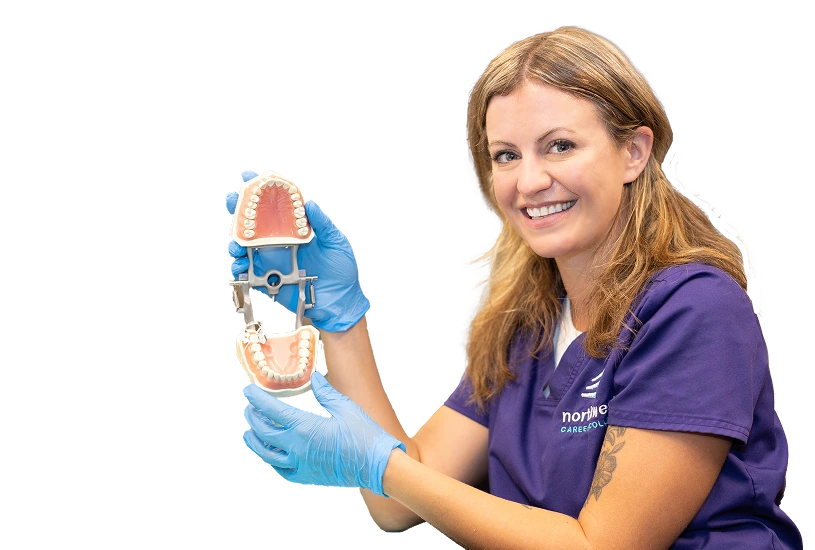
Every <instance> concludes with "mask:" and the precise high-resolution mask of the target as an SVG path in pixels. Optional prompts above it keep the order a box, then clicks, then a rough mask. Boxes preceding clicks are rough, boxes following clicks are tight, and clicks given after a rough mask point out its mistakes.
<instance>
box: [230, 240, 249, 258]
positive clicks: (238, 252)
mask: <svg viewBox="0 0 815 550" xmlns="http://www.w3.org/2000/svg"><path fill="white" fill-rule="evenodd" d="M229 255H230V256H232V257H233V258H241V257H244V256H246V247H243V246H241V245H239V244H238V243H237V242H236V241H229Z"/></svg>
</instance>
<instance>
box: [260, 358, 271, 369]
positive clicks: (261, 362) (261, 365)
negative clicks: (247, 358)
mask: <svg viewBox="0 0 815 550" xmlns="http://www.w3.org/2000/svg"><path fill="white" fill-rule="evenodd" d="M267 366H269V363H267V362H266V360H265V359H264V360H263V361H258V367H267Z"/></svg>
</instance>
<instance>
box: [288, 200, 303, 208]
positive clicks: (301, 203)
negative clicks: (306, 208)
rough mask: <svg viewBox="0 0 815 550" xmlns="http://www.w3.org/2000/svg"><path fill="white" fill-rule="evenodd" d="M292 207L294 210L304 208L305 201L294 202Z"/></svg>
mask: <svg viewBox="0 0 815 550" xmlns="http://www.w3.org/2000/svg"><path fill="white" fill-rule="evenodd" d="M291 205H292V206H293V207H294V208H300V207H301V206H303V201H294V202H293V203H291Z"/></svg>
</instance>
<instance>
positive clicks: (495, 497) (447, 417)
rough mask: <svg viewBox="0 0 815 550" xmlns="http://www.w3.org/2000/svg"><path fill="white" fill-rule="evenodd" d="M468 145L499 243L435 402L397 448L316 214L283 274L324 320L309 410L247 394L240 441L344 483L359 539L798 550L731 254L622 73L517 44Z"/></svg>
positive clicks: (358, 311)
mask: <svg viewBox="0 0 815 550" xmlns="http://www.w3.org/2000/svg"><path fill="white" fill-rule="evenodd" d="M468 131H469V141H470V150H471V152H472V157H473V161H474V163H475V167H476V172H477V175H478V178H479V184H480V187H481V191H482V193H483V195H484V197H485V198H486V200H487V202H488V203H489V204H490V205H491V206H492V208H493V210H494V211H495V213H496V214H497V215H498V217H499V218H500V220H501V222H502V224H503V228H502V231H501V234H500V236H499V237H498V239H497V241H496V243H495V245H494V247H493V249H492V251H491V252H490V254H489V259H490V262H491V263H490V278H489V281H488V288H487V294H486V297H485V300H484V302H483V304H482V307H481V309H480V311H479V312H478V313H477V315H476V316H475V318H474V320H473V322H472V325H471V330H470V335H469V342H468V348H467V354H468V365H467V369H466V372H465V376H464V377H463V379H462V380H461V383H460V384H459V386H458V388H456V389H455V391H453V393H452V395H451V396H450V398H449V399H448V400H447V401H446V402H445V404H444V405H443V406H441V407H440V408H439V409H438V411H436V413H435V414H434V415H433V416H432V417H431V418H430V419H429V420H428V421H427V423H426V424H425V425H424V426H423V427H422V428H421V429H420V430H419V431H418V433H417V434H416V435H415V436H414V437H409V436H408V435H407V433H405V430H404V429H403V428H402V425H401V423H400V422H399V420H398V418H397V416H396V415H395V413H394V411H393V409H392V407H391V404H390V401H389V399H388V397H387V395H386V393H385V391H384V389H383V387H382V383H381V381H380V377H379V373H378V370H377V366H376V363H375V361H374V356H373V352H372V348H371V344H370V342H369V339H368V331H367V319H366V313H367V311H368V302H367V299H365V297H364V295H363V294H362V290H361V288H360V286H359V282H358V280H356V260H355V257H354V253H353V251H352V249H351V245H350V243H349V242H348V240H347V239H346V238H345V236H344V235H343V234H342V233H340V232H339V230H337V228H336V227H334V225H333V224H332V223H331V222H330V221H328V220H327V218H325V219H324V220H323V221H322V222H321V223H320V224H319V225H315V226H314V233H315V239H314V241H313V242H312V243H309V244H308V245H304V246H303V247H301V251H302V253H303V257H302V258H300V257H299V256H298V261H299V260H301V259H302V261H301V265H303V267H304V268H305V269H307V270H308V271H309V272H313V273H318V274H319V276H320V278H319V280H318V282H317V284H315V287H316V290H317V292H318V294H319V293H320V292H321V288H320V285H324V286H323V287H322V288H323V292H324V294H325V295H326V296H327V298H328V299H327V300H326V302H327V304H328V305H329V306H330V307H331V308H332V309H331V314H330V315H329V314H327V313H326V310H325V309H322V310H321V308H326V307H327V306H326V305H321V304H320V302H319V301H318V303H317V304H316V305H315V307H314V308H313V309H311V310H309V312H308V313H307V315H310V316H312V318H313V319H314V322H315V325H316V326H318V328H321V329H322V330H323V332H322V337H323V341H324V345H325V357H326V364H327V366H328V370H329V375H330V381H331V383H330V384H329V383H328V382H327V381H326V380H325V379H323V378H322V376H321V375H319V374H315V375H314V376H313V378H312V380H313V387H314V394H315V397H316V398H317V400H318V401H319V403H320V404H322V405H323V406H324V407H325V408H326V410H327V411H328V412H329V413H330V414H331V417H330V418H325V417H322V416H318V415H314V414H311V413H307V412H304V411H301V410H299V409H297V408H295V407H292V406H289V405H287V404H285V403H283V402H281V401H279V400H277V399H275V398H274V397H271V396H269V395H266V394H264V393H263V392H260V391H258V390H257V389H256V388H253V387H250V388H248V389H247V390H246V392H245V393H246V397H247V399H248V400H249V402H250V405H249V406H248V407H247V408H246V411H245V416H246V419H247V422H248V423H249V426H250V430H248V431H247V432H246V433H245V435H244V440H245V442H246V444H247V445H248V446H249V447H250V448H251V449H252V450H253V451H254V452H255V453H256V454H257V455H258V456H260V457H261V458H262V459H263V460H264V461H266V462H267V463H269V464H270V465H271V466H272V467H274V468H275V470H276V471H277V472H278V473H279V474H280V475H281V476H283V477H284V478H286V479H288V480H290V481H295V482H298V483H306V484H320V485H335V486H353V487H360V488H362V489H363V491H362V495H363V498H364V499H365V502H366V504H367V506H368V509H369V511H370V513H371V516H372V517H373V519H374V520H375V521H376V523H377V524H378V525H379V526H380V527H381V528H382V529H385V530H389V531H399V530H404V529H407V528H409V527H411V526H413V525H415V524H418V523H421V522H422V521H427V522H429V523H431V524H432V525H434V526H435V527H437V528H438V529H439V530H441V531H442V532H443V533H445V534H446V535H448V536H449V537H450V538H452V539H453V540H455V541H457V542H459V543H461V544H463V545H464V546H467V547H470V548H527V547H533V546H534V547H536V548H594V549H601V548H626V549H631V548H643V549H652V548H668V547H676V548H723V547H736V548H767V547H772V548H777V549H780V548H785V549H798V548H801V547H802V541H801V536H800V534H799V532H798V529H797V528H796V526H795V524H794V523H793V522H792V520H790V518H789V517H788V516H787V515H786V514H785V513H784V512H783V511H782V509H781V499H782V497H783V491H784V487H785V474H786V458H787V442H786V437H785V434H784V431H783V429H782V427H781V424H780V422H779V421H778V418H777V416H776V414H775V410H774V396H773V386H772V381H771V377H770V371H769V365H768V357H767V349H766V346H765V344H764V339H763V336H762V332H761V327H760V326H759V323H758V320H757V318H756V315H755V314H754V310H753V305H752V303H751V301H750V298H749V297H748V295H747V293H746V291H745V289H746V276H745V273H744V268H743V260H742V257H741V254H740V252H739V250H738V248H737V247H736V245H734V244H733V243H732V242H731V241H730V240H729V239H727V238H726V237H725V236H723V235H722V234H721V233H719V231H717V229H716V228H715V227H714V225H713V224H712V223H711V221H710V220H709V219H708V218H707V217H706V215H705V214H704V213H703V212H702V211H701V210H700V209H699V208H698V207H697V206H695V205H694V204H693V203H692V202H691V201H690V200H688V199H687V198H685V197H684V196H682V195H681V194H680V193H678V192H677V191H676V190H675V189H674V188H673V187H672V186H671V184H670V182H669V181H668V179H667V178H666V176H665V174H664V173H663V171H662V168H661V165H662V162H663V161H664V160H665V155H666V153H667V150H668V148H669V147H670V144H671V141H672V131H671V127H670V124H669V122H668V119H667V116H666V115H665V111H664V109H663V108H662V105H661V104H660V102H659V101H658V100H657V99H656V96H655V95H654V93H653V91H652V90H651V88H650V87H649V86H648V84H647V83H646V82H645V80H644V79H643V77H642V76H641V75H640V74H639V73H638V72H637V71H636V70H635V69H634V68H633V67H632V66H631V64H630V63H629V61H628V59H627V58H626V57H625V56H624V55H623V54H622V53H621V52H620V51H619V50H618V49H617V48H616V47H615V46H614V45H613V44H612V43H611V42H609V41H607V40H605V39H603V38H601V37H599V36H597V35H595V34H592V33H590V32H588V31H585V30H582V29H579V28H575V27H563V28H560V29H557V30H556V31H553V32H549V33H543V34H538V35H535V36H532V37H530V38H527V39H525V40H521V41H520V42H517V43H515V44H513V45H512V46H510V47H509V48H507V50H505V51H504V52H503V53H501V54H500V55H498V56H497V57H496V58H495V59H494V60H493V61H492V62H491V63H490V64H489V66H488V67H487V69H486V71H485V72H484V74H483V75H482V76H481V78H480V79H479V80H478V82H477V83H476V85H475V87H474V89H473V91H472V94H471V97H470V103H469V109H468ZM305 208H306V210H311V211H313V212H315V213H317V212H320V213H321V211H319V209H318V208H317V207H316V205H314V204H313V203H307V204H306V206H305ZM321 214H322V213H321ZM323 216H324V215H323ZM310 219H311V216H310ZM309 247H313V248H312V249H310V248H309ZM313 250H318V251H319V254H315V253H313ZM298 254H299V252H298ZM235 265H237V266H238V268H237V270H236V271H235V273H236V274H237V273H238V272H240V270H241V269H240V268H241V266H242V269H244V270H245V269H246V262H245V261H243V259H242V258H239V259H238V263H236V264H235ZM349 273H351V274H353V275H352V276H350V277H349V275H348V274H349ZM359 304H364V306H365V307H359ZM332 327H333V328H332ZM337 327H341V328H337ZM484 486H487V487H488V492H485V491H482V490H481V489H480V488H481V487H484ZM496 525H500V526H502V528H501V529H496V527H495V526H496ZM612 533H613V536H612Z"/></svg>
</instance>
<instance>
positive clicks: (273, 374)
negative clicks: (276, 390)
mask: <svg viewBox="0 0 815 550" xmlns="http://www.w3.org/2000/svg"><path fill="white" fill-rule="evenodd" d="M274 376H275V373H274V372H273V371H272V369H269V372H267V373H266V379H267V380H272V379H274Z"/></svg>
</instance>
